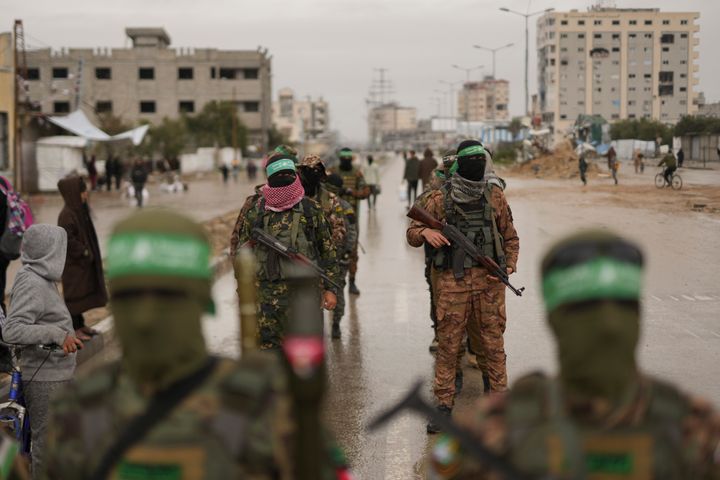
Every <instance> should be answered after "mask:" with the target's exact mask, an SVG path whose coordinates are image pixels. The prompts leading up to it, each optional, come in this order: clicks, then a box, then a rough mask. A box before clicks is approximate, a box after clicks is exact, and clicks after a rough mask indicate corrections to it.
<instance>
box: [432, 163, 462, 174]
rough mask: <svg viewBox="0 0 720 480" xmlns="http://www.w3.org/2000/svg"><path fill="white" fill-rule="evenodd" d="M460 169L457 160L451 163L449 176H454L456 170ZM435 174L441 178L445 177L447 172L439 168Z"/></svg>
mask: <svg viewBox="0 0 720 480" xmlns="http://www.w3.org/2000/svg"><path fill="white" fill-rule="evenodd" d="M457 169H458V163H457V160H455V161H454V162H453V163H452V165H450V168H449V169H448V175H447V176H448V177H452V176H453V175H455V172H457ZM435 175H436V176H437V177H439V178H445V173H443V172H442V170H438V171H436V172H435Z"/></svg>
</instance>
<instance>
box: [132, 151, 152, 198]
mask: <svg viewBox="0 0 720 480" xmlns="http://www.w3.org/2000/svg"><path fill="white" fill-rule="evenodd" d="M147 178H148V174H147V170H145V165H143V161H142V160H140V159H139V158H138V159H137V160H135V164H134V165H133V169H132V171H131V172H130V181H131V182H132V184H133V189H134V190H135V200H137V206H138V208H142V206H143V193H144V192H143V191H144V190H145V182H147Z"/></svg>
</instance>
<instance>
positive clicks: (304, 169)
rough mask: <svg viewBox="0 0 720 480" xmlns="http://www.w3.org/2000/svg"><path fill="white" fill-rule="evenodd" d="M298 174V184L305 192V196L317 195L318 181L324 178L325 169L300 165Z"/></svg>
mask: <svg viewBox="0 0 720 480" xmlns="http://www.w3.org/2000/svg"><path fill="white" fill-rule="evenodd" d="M298 173H299V174H300V182H301V183H302V186H303V189H304V190H305V195H307V196H308V197H314V196H315V195H316V194H317V190H318V186H320V181H321V180H322V179H323V178H325V169H324V168H312V167H308V166H305V165H300V166H299V167H298Z"/></svg>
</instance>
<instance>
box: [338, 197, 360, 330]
mask: <svg viewBox="0 0 720 480" xmlns="http://www.w3.org/2000/svg"><path fill="white" fill-rule="evenodd" d="M339 200H340V208H341V209H342V215H343V221H344V223H345V230H346V232H347V236H346V237H345V241H344V243H343V244H342V245H338V258H339V262H338V263H339V269H340V275H339V276H338V278H339V281H338V283H339V284H340V289H339V290H338V294H337V306H336V307H335V310H333V324H339V323H340V320H341V319H342V317H343V315H344V314H345V284H346V283H347V282H346V280H345V279H346V278H347V272H348V268H349V265H350V256H351V255H352V251H353V248H355V246H356V245H357V238H358V226H357V218H356V217H355V209H354V208H353V207H352V205H350V204H349V203H348V202H347V201H345V200H343V199H342V198H339Z"/></svg>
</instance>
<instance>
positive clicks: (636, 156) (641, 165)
mask: <svg viewBox="0 0 720 480" xmlns="http://www.w3.org/2000/svg"><path fill="white" fill-rule="evenodd" d="M633 165H634V166H635V173H643V172H644V171H645V156H644V155H643V154H642V152H641V151H640V149H637V148H636V149H635V152H633Z"/></svg>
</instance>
